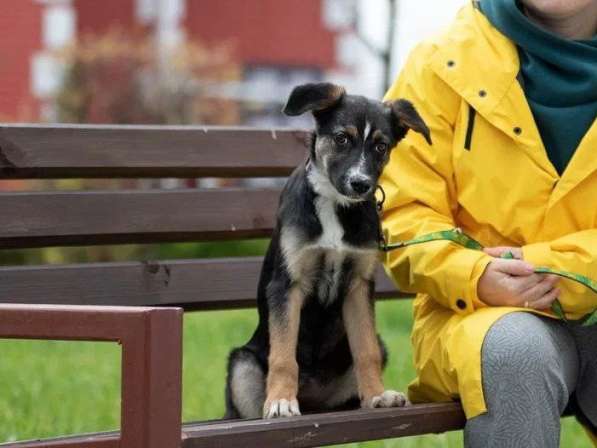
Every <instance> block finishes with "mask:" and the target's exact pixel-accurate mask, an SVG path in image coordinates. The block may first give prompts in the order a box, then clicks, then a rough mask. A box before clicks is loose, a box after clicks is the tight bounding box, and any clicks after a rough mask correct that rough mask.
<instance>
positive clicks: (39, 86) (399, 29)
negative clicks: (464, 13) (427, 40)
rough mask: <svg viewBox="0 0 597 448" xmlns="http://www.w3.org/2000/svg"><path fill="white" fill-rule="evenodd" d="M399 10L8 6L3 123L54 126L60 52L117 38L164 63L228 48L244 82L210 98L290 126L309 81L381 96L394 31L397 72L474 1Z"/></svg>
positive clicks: (263, 121)
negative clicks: (293, 103) (284, 112)
mask: <svg viewBox="0 0 597 448" xmlns="http://www.w3.org/2000/svg"><path fill="white" fill-rule="evenodd" d="M390 1H391V0H250V1H247V0H2V2H1V6H2V7H3V11H2V13H1V14H0V58H1V59H0V61H2V63H1V64H0V121H2V120H4V121H37V120H42V121H48V120H49V121H52V120H54V119H55V114H53V110H52V98H53V94H54V93H55V92H56V90H57V88H58V87H59V86H60V84H61V80H62V72H63V67H62V66H61V63H60V61H59V60H58V59H57V58H56V57H55V56H54V55H55V51H56V50H57V49H59V48H61V47H63V46H64V45H66V44H68V43H69V42H73V41H74V40H75V39H77V38H82V37H83V36H94V35H95V36H101V35H103V34H105V33H107V32H109V31H110V30H114V29H117V30H120V31H124V32H126V33H127V34H128V35H130V36H138V37H144V38H147V39H151V40H152V41H153V43H154V44H155V46H154V48H155V49H156V51H157V52H158V53H160V54H166V53H167V52H168V51H169V50H170V49H172V48H174V47H175V46H176V45H178V44H180V43H182V42H189V41H199V42H201V43H203V44H205V45H207V46H226V47H227V48H228V49H229V50H230V52H231V54H232V57H233V59H234V60H235V62H237V63H238V64H239V65H240V67H241V70H242V74H241V77H240V80H237V81H227V82H222V83H217V82H216V83H213V85H210V86H208V91H209V94H210V95H213V96H215V97H222V98H226V99H232V100H235V101H238V103H239V104H240V109H241V111H242V113H241V114H240V121H241V123H243V124H249V125H280V124H285V123H286V122H285V119H284V117H282V116H281V114H280V113H279V111H280V106H281V102H282V101H283V99H284V98H285V97H286V96H287V95H288V92H289V91H290V89H291V87H292V86H294V85H296V84H299V83H303V82H309V81H318V80H323V79H329V80H333V81H336V82H339V83H342V84H344V85H346V86H347V87H348V89H349V90H350V91H351V92H357V93H361V94H365V95H370V96H376V97H379V96H381V95H382V93H383V91H384V88H385V86H383V82H384V71H385V70H386V69H387V67H385V66H384V64H383V63H382V61H381V60H380V54H381V53H383V52H384V51H386V50H387V48H388V42H389V38H390V36H391V34H390V33H389V29H390V26H394V27H395V33H394V38H395V41H394V43H395V45H394V46H393V54H392V56H393V61H394V64H393V65H392V67H391V70H392V72H395V71H397V70H398V67H399V64H400V62H401V61H402V60H403V59H404V55H405V53H406V52H407V51H408V50H409V49H410V47H412V44H413V43H414V42H416V41H417V40H419V39H420V38H421V37H423V36H426V35H428V34H430V33H431V32H435V31H436V29H437V28H438V27H440V26H442V25H443V24H445V23H446V22H448V21H449V19H450V17H451V16H453V14H454V12H455V10H456V9H457V8H458V7H459V6H460V5H461V4H463V3H464V1H465V0H442V1H441V2H438V1H437V0H436V1H433V0H427V1H420V0H395V1H397V5H398V8H397V13H396V16H395V17H390V13H389V11H390V9H389V3H390ZM431 2H433V11H434V14H433V17H429V4H430V3H431ZM405 31H406V32H405ZM293 124H294V125H297V122H296V121H293Z"/></svg>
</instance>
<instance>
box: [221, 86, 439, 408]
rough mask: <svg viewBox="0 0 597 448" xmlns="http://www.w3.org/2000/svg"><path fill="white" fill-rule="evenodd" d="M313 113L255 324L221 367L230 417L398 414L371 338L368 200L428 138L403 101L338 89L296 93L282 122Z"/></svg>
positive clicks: (371, 219) (372, 216) (374, 227)
mask: <svg viewBox="0 0 597 448" xmlns="http://www.w3.org/2000/svg"><path fill="white" fill-rule="evenodd" d="M307 111H311V112H312V113H313V115H314V117H315V121H316V130H315V132H314V133H313V136H312V142H311V149H310V154H309V157H308V159H307V161H306V162H305V163H304V164H303V165H301V166H299V167H298V168H297V169H296V170H295V171H294V172H293V174H292V175H291V176H290V178H289V180H288V183H287V184H286V187H285V189H284V191H283V192H282V195H281V197H280V204H279V210H278V215H277V225H276V229H275V231H274V234H273V238H272V241H271V244H270V247H269V250H268V252H267V255H266V257H265V261H264V264H263V269H262V272H261V278H260V281H259V287H258V295H257V297H258V307H259V325H258V327H257V329H256V331H255V333H254V334H253V337H252V338H251V340H250V341H249V342H248V343H247V344H246V345H244V346H243V347H240V348H237V349H234V350H233V351H232V353H231V354H230V358H229V363H228V380H227V386H226V408H227V411H226V417H227V418H256V417H260V416H264V417H266V418H271V417H278V416H292V415H299V414H300V410H299V403H300V409H301V410H302V411H303V412H305V411H307V412H312V411H323V410H331V409H346V408H351V407H357V406H358V405H359V403H360V405H361V406H362V407H366V408H374V407H391V406H402V405H404V404H405V402H406V399H405V397H404V395H403V394H401V393H399V392H395V391H392V390H384V386H383V383H382V375H381V374H382V369H383V367H384V366H385V363H386V352H385V347H384V346H383V343H382V341H381V339H379V337H378V336H377V334H376V331H375V321H374V315H373V300H372V292H373V287H374V285H373V274H374V271H375V267H376V263H377V259H378V253H377V249H378V238H379V220H378V215H377V211H376V204H375V196H374V193H375V189H376V185H377V181H378V178H379V175H380V174H381V171H382V169H383V167H384V166H385V164H386V162H387V161H388V158H389V154H390V150H391V148H393V147H394V146H395V145H396V143H397V142H398V141H399V140H400V139H402V138H403V137H404V136H405V134H406V133H407V132H408V130H409V129H413V130H415V131H417V132H420V133H422V134H423V135H424V136H425V138H426V139H427V140H428V141H429V142H430V136H429V129H428V128H427V126H426V125H425V123H424V122H423V120H422V119H421V118H420V116H419V115H418V113H417V112H416V111H415V109H414V107H413V106H412V105H411V104H410V103H409V102H408V101H405V100H398V101H396V102H392V103H381V102H377V101H371V100H368V99H366V98H364V97H360V96H352V95H347V94H345V91H344V89H343V88H341V87H338V86H336V85H333V84H327V83H322V84H307V85H303V86H299V87H297V88H295V89H294V90H293V92H292V94H291V95H290V98H289V100H288V103H287V104H286V106H285V108H284V112H285V113H286V114H287V115H300V114H303V113H305V112H307Z"/></svg>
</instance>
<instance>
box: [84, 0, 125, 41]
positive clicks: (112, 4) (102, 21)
mask: <svg viewBox="0 0 597 448" xmlns="http://www.w3.org/2000/svg"><path fill="white" fill-rule="evenodd" d="M74 7H75V10H76V14H77V36H85V35H86V34H104V33H106V32H107V31H110V30H112V29H114V28H116V29H121V30H128V31H130V30H132V29H135V28H136V25H135V20H136V18H135V0H75V1H74Z"/></svg>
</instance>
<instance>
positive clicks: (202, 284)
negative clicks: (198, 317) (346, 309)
mask: <svg viewBox="0 0 597 448" xmlns="http://www.w3.org/2000/svg"><path fill="white" fill-rule="evenodd" d="M262 260H263V259H262V258H261V257H246V258H220V259H211V260H209V259H203V260H176V261H159V262H146V263H141V262H127V263H90V264H79V265H65V266H33V267H22V266H20V267H0V303H47V304H65V305H126V306H159V305H176V306H182V307H184V308H185V309H187V310H215V309H231V308H248V307H254V306H255V295H256V291H257V282H258V279H259V272H260V270H261V264H262ZM376 297H377V298H380V299H382V298H406V297H410V296H408V295H406V294H403V293H400V292H398V291H397V290H396V288H395V286H394V284H393V283H392V282H391V281H390V280H389V279H388V277H387V276H386V274H385V272H384V271H383V269H381V268H379V269H378V271H377V277H376Z"/></svg>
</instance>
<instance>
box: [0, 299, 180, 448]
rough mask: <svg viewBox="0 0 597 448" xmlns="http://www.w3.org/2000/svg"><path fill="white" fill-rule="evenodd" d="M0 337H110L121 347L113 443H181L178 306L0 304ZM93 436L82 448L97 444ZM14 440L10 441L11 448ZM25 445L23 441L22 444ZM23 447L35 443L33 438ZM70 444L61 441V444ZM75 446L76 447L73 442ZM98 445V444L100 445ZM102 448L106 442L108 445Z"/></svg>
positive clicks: (151, 446) (163, 447)
mask: <svg viewBox="0 0 597 448" xmlns="http://www.w3.org/2000/svg"><path fill="white" fill-rule="evenodd" d="M0 338H18V339H50V340H79V341H115V342H118V343H120V344H121V345H122V390H121V393H122V404H121V437H120V441H119V443H118V441H115V442H116V444H115V445H114V446H115V447H116V446H123V447H127V448H174V447H179V446H180V442H181V418H182V416H181V409H182V406H181V404H182V393H181V391H182V310H181V309H180V308H148V307H113V306H62V305H18V304H17V305H5V304H2V305H0ZM97 443H98V441H97V440H95V441H94V440H89V441H88V442H84V445H83V446H90V447H91V446H99V445H97ZM16 445H18V444H15V446H16ZM23 446H25V445H23ZM26 446H31V447H33V446H42V444H41V443H40V444H38V445H36V444H35V442H30V443H26ZM52 446H53V447H54V445H52ZM55 446H56V447H59V446H65V447H66V446H72V445H69V444H68V442H66V441H65V444H64V445H60V444H59V445H55ZM77 446H81V445H77ZM101 446H104V445H103V444H102V445H101ZM105 446H106V448H107V447H109V446H111V445H110V444H109V443H108V444H106V445H105Z"/></svg>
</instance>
